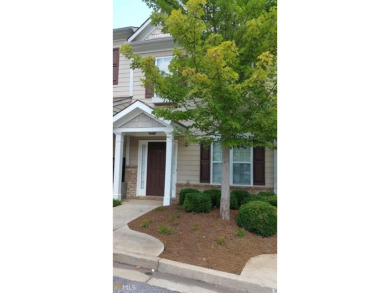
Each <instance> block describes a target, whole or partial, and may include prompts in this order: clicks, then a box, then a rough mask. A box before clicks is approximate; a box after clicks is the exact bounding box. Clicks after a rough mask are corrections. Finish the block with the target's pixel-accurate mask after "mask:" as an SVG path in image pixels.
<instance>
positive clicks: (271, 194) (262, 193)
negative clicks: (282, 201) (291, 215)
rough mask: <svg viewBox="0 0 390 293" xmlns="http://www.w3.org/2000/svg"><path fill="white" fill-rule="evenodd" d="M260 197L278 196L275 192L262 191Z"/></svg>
mask: <svg viewBox="0 0 390 293" xmlns="http://www.w3.org/2000/svg"><path fill="white" fill-rule="evenodd" d="M258 195H264V196H273V195H276V194H275V193H274V192H272V191H260V192H259V193H258Z"/></svg>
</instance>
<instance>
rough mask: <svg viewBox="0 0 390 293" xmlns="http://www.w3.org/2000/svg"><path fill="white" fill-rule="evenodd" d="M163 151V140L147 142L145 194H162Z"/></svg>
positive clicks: (164, 147) (163, 176)
mask: <svg viewBox="0 0 390 293" xmlns="http://www.w3.org/2000/svg"><path fill="white" fill-rule="evenodd" d="M165 153H166V145H165V142H149V143H148V171H147V179H146V182H147V183H146V195H158V196H164V185H165Z"/></svg>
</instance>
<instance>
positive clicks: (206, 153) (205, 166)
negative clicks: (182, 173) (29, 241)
mask: <svg viewBox="0 0 390 293" xmlns="http://www.w3.org/2000/svg"><path fill="white" fill-rule="evenodd" d="M199 181H200V182H201V183H210V147H209V148H206V146H205V145H203V144H200V180H199Z"/></svg>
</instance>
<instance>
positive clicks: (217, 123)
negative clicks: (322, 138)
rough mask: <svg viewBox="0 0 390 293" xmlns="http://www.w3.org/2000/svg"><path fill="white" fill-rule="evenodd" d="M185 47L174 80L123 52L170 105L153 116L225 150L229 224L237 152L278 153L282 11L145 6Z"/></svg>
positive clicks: (248, 6)
mask: <svg viewBox="0 0 390 293" xmlns="http://www.w3.org/2000/svg"><path fill="white" fill-rule="evenodd" d="M144 1H145V2H146V3H147V4H148V5H149V6H150V7H151V8H153V10H154V12H153V14H152V16H151V18H152V22H153V23H154V24H155V25H161V26H162V27H163V30H164V31H165V32H168V33H170V34H171V35H172V36H173V38H174V39H175V41H177V43H178V44H180V45H179V46H176V47H175V48H174V51H173V59H172V61H171V63H170V65H169V71H170V72H169V73H165V72H162V71H160V70H159V69H158V68H157V67H156V66H155V58H154V57H150V56H148V57H145V58H142V57H140V56H139V55H137V54H134V53H133V50H132V48H131V46H130V45H123V46H122V47H121V53H122V54H123V55H125V56H126V57H127V58H129V59H132V60H133V61H132V67H133V68H141V70H142V71H143V73H144V75H145V78H144V79H143V80H142V81H143V83H144V85H147V84H153V86H154V90H155V92H156V94H157V95H158V96H159V97H161V98H162V99H164V100H166V101H167V102H169V104H168V105H167V106H164V107H158V108H155V109H154V111H153V112H154V114H155V115H156V116H157V117H161V118H164V119H168V120H174V121H181V122H183V123H185V124H186V125H188V126H187V128H185V129H183V128H177V129H176V130H175V134H176V135H182V136H184V137H185V138H186V139H187V141H188V142H189V143H190V142H202V143H206V144H210V143H211V142H213V141H219V142H220V143H221V147H222V184H221V185H222V186H221V187H222V188H221V192H222V196H221V205H220V216H221V218H222V219H226V220H228V219H230V209H229V208H230V207H229V205H230V192H229V189H230V178H229V177H230V175H229V174H230V170H229V168H230V162H229V160H230V159H229V157H230V156H229V151H230V149H231V148H233V147H238V148H240V147H252V146H253V147H256V146H263V147H268V148H275V147H276V145H275V141H276V134H277V129H276V105H277V101H276V60H277V47H276V43H277V41H276V36H277V33H276V32H277V10H276V1H272V0H271V1H270V0H231V1H225V0H209V1H207V2H206V0H187V1H175V0H170V1H163V0H144Z"/></svg>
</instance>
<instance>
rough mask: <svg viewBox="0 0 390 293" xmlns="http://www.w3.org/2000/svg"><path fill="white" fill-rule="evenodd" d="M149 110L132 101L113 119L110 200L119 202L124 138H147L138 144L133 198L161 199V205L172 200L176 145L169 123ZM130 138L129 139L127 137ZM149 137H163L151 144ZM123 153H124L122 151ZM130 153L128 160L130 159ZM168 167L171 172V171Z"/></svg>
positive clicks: (173, 194) (171, 126) (145, 106)
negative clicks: (112, 169)
mask: <svg viewBox="0 0 390 293" xmlns="http://www.w3.org/2000/svg"><path fill="white" fill-rule="evenodd" d="M152 110H153V109H152V108H150V107H149V106H148V105H146V104H144V103H142V102H140V101H135V102H134V103H133V104H131V105H130V106H129V107H127V108H126V109H124V110H122V111H121V112H119V113H118V114H116V115H115V116H114V119H113V120H114V121H113V123H114V129H113V130H114V134H115V154H114V156H115V165H114V185H113V198H114V199H122V190H121V174H122V168H123V167H124V166H122V157H123V147H124V143H123V142H124V136H126V140H127V141H129V139H131V137H143V138H144V137H148V138H150V140H149V139H148V140H142V141H139V149H138V159H137V161H138V172H137V180H136V181H137V186H136V187H135V188H136V190H137V196H145V195H151V196H163V205H164V206H167V205H170V203H171V198H172V197H174V196H175V192H174V190H175V185H176V167H175V166H176V158H175V157H174V153H175V152H176V150H177V148H176V144H175V142H174V136H173V134H172V132H173V124H174V123H171V121H167V120H162V119H158V118H156V117H155V116H154V115H153V114H152ZM130 136H131V137H130ZM153 136H158V137H161V136H165V137H166V139H165V140H158V141H156V140H152V138H153ZM126 152H127V150H126ZM131 155H132V154H131V151H130V156H131ZM172 165H173V166H174V168H172Z"/></svg>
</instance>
